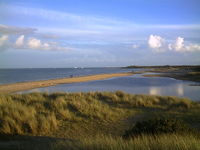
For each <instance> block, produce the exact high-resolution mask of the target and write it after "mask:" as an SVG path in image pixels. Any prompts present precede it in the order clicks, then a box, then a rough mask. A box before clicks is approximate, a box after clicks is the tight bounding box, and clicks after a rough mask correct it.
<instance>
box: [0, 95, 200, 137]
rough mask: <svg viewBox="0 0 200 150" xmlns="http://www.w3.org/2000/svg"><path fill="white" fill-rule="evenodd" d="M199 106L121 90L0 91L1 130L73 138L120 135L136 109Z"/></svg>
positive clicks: (170, 109)
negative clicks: (64, 91)
mask: <svg viewBox="0 0 200 150" xmlns="http://www.w3.org/2000/svg"><path fill="white" fill-rule="evenodd" d="M198 108H199V104H198V103H195V102H192V101H190V100H188V99H183V98H177V97H162V96H148V95H131V94H126V93H124V92H121V91H116V92H89V93H52V94H48V93H29V94H13V95H5V94H1V95H0V123H1V124H0V133H4V134H21V135H46V136H56V137H74V138H77V137H84V136H90V135H95V134H97V133H103V134H107V133H109V134H113V135H119V134H121V133H122V132H123V131H124V129H125V128H126V127H127V122H123V121H121V120H124V119H126V118H128V117H130V116H134V115H135V114H136V113H137V112H147V113H148V114H149V116H150V114H153V113H154V112H156V113H157V114H159V113H158V111H152V112H151V113H150V112H148V111H149V110H151V109H155V110H162V112H161V113H165V112H166V111H167V112H170V113H171V114H172V115H173V114H174V112H175V113H177V112H178V113H179V111H180V112H181V111H187V110H193V109H194V110H197V109H198ZM170 113H168V114H170ZM195 114H196V113H195ZM185 115H186V114H185ZM191 115H193V113H192V114H190V116H191ZM188 116H189V113H188ZM195 116H196V115H195ZM196 117H197V118H198V116H196ZM111 127H112V129H110V128H111Z"/></svg>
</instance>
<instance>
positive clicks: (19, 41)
mask: <svg viewBox="0 0 200 150" xmlns="http://www.w3.org/2000/svg"><path fill="white" fill-rule="evenodd" d="M15 45H16V46H18V47H20V46H23V45H24V35H21V36H19V37H18V38H17V40H16V42H15Z"/></svg>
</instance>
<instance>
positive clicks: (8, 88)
mask: <svg viewBox="0 0 200 150" xmlns="http://www.w3.org/2000/svg"><path fill="white" fill-rule="evenodd" d="M130 75H133V73H131V72H126V73H111V74H97V75H89V76H81V77H73V78H60V79H51V80H41V81H32V82H21V83H14V84H4V85H0V93H13V92H19V91H24V90H30V89H34V88H41V87H48V86H55V85H57V84H67V83H77V82H87V81H93V80H103V79H108V78H113V77H122V76H130Z"/></svg>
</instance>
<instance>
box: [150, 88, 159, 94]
mask: <svg viewBox="0 0 200 150" xmlns="http://www.w3.org/2000/svg"><path fill="white" fill-rule="evenodd" d="M149 94H150V95H161V88H156V87H150V89H149Z"/></svg>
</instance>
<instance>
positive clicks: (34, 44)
mask: <svg viewBox="0 0 200 150" xmlns="http://www.w3.org/2000/svg"><path fill="white" fill-rule="evenodd" d="M27 45H28V47H29V48H31V49H40V48H42V43H41V41H40V40H39V39H36V38H30V39H29V40H28V43H27Z"/></svg>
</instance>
